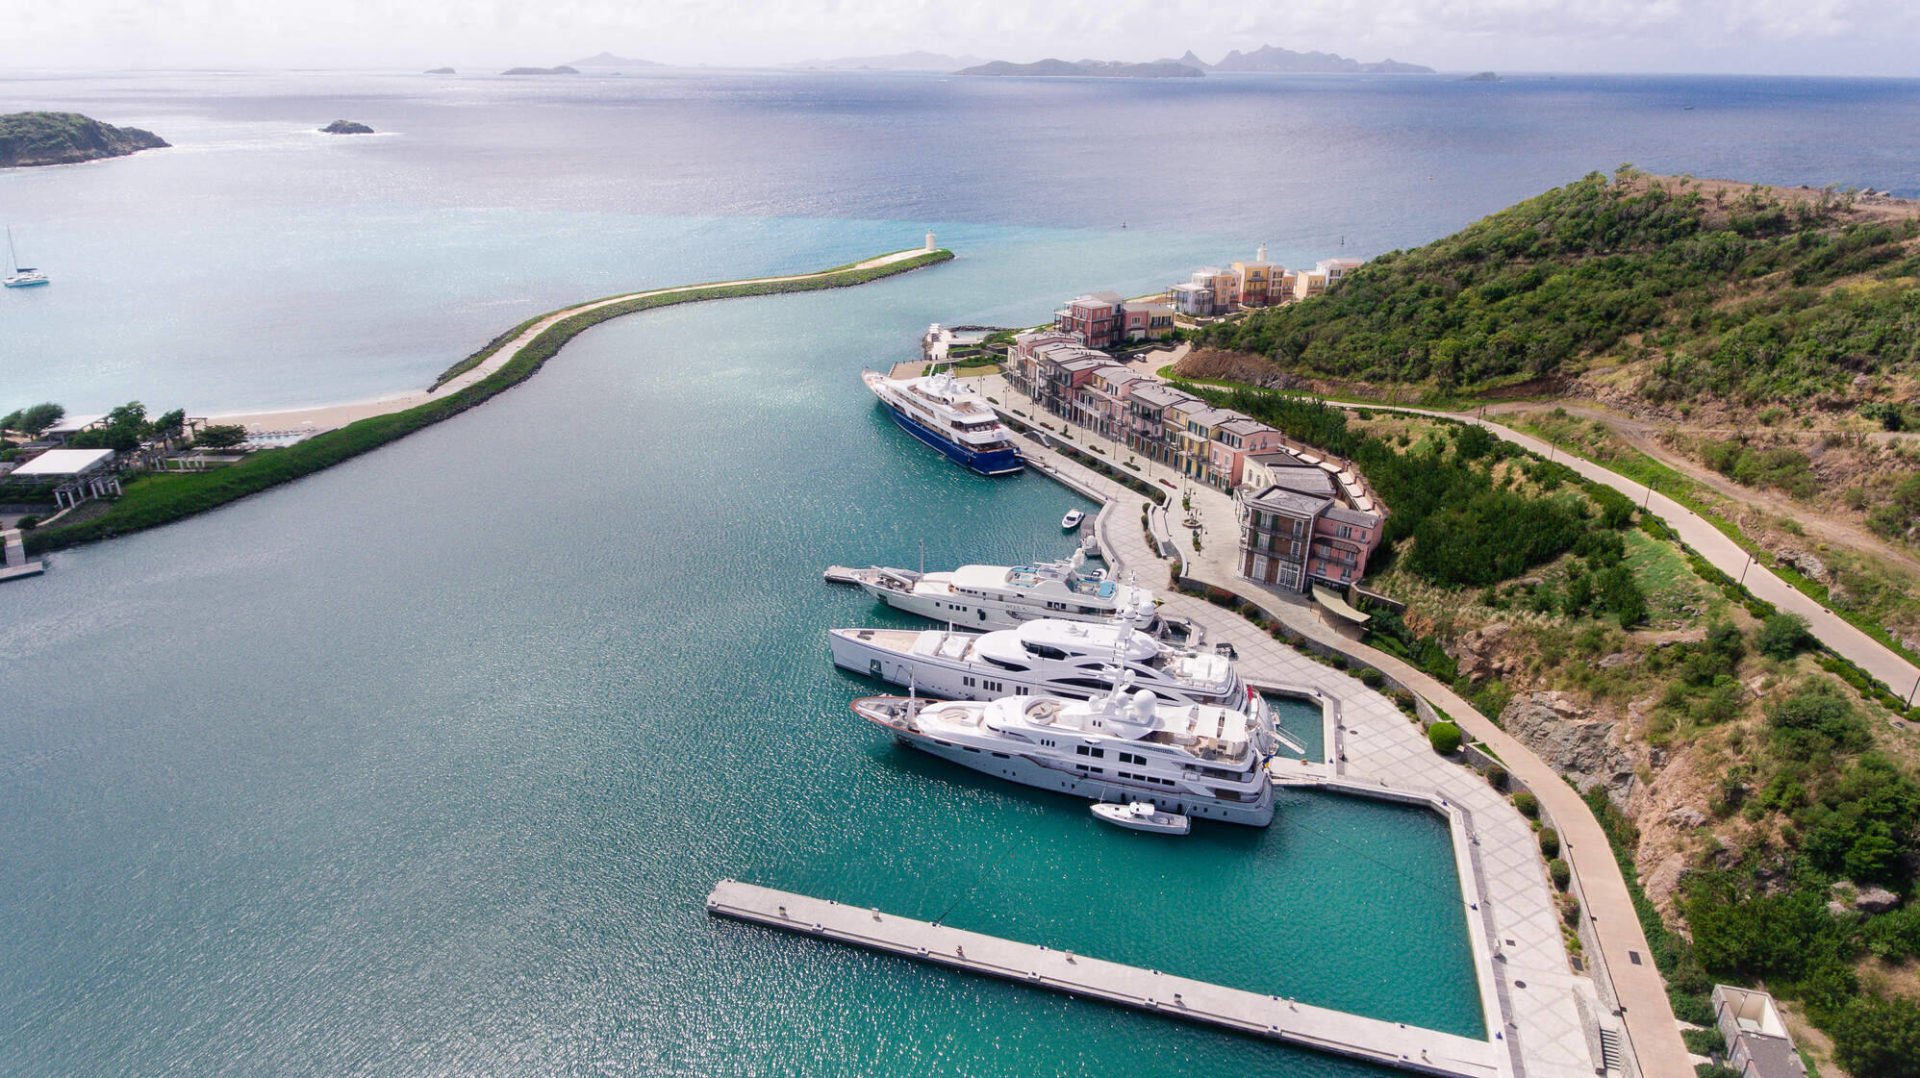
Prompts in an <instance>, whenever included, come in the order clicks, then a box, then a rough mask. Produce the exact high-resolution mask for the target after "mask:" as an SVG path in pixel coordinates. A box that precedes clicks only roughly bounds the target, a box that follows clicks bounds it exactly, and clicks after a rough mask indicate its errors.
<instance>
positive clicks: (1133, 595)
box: [829, 550, 1158, 631]
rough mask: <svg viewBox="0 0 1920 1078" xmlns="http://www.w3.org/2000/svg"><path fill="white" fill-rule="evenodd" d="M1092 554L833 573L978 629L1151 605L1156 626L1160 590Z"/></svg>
mask: <svg viewBox="0 0 1920 1078" xmlns="http://www.w3.org/2000/svg"><path fill="white" fill-rule="evenodd" d="M1086 561H1087V558H1086V554H1085V553H1084V552H1083V551H1079V550H1076V551H1074V553H1073V557H1072V558H1070V559H1069V560H1067V561H1054V562H1035V563H1034V564H1032V565H1014V566H1007V565H962V566H961V567H960V568H958V569H955V570H953V571H952V572H935V573H916V572H914V571H913V570H911V569H888V568H882V567H879V566H875V567H873V568H871V569H840V568H838V567H836V568H835V569H834V570H830V571H829V579H833V580H842V581H845V582H847V583H850V584H854V585H857V586H858V587H859V588H860V589H861V590H863V591H865V592H866V593H867V594H868V595H871V596H873V597H874V598H876V599H878V600H880V601H881V602H883V603H885V604H887V605H888V606H891V607H893V608H894V609H896V610H904V611H906V612H907V613H909V614H918V615H920V616H921V617H923V618H931V619H933V620H934V621H944V622H947V623H948V624H951V625H967V626H969V627H971V628H975V629H1011V628H1013V627H1015V626H1017V625H1019V624H1020V623H1021V622H1025V621H1032V620H1034V619H1036V618H1066V619H1070V620H1073V621H1112V620H1113V619H1114V618H1116V617H1119V616H1120V615H1122V614H1123V613H1126V612H1128V611H1139V612H1147V615H1148V616H1147V622H1148V623H1147V625H1146V626H1145V628H1147V629H1148V630H1149V631H1151V630H1152V629H1153V628H1154V627H1155V623H1156V622H1157V620H1158V618H1157V616H1155V615H1153V614H1151V611H1152V610H1153V609H1154V601H1153V592H1151V591H1149V590H1147V589H1146V588H1142V587H1138V586H1136V585H1133V584H1122V583H1119V582H1118V581H1115V580H1110V579H1108V578H1107V574H1106V572H1105V571H1104V570H1100V569H1088V568H1087V567H1086Z"/></svg>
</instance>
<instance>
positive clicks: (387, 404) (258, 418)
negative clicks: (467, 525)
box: [208, 247, 927, 433]
mask: <svg viewBox="0 0 1920 1078" xmlns="http://www.w3.org/2000/svg"><path fill="white" fill-rule="evenodd" d="M926 253H927V251H926V249H925V248H923V247H915V248H913V249H911V250H906V251H895V252H893V253H892V254H886V255H880V256H878V257H876V258H869V259H867V260H866V261H865V262H861V263H858V264H856V265H853V266H846V267H842V268H840V269H832V270H823V271H821V272H819V273H798V274H792V275H789V276H785V277H749V278H746V279H744V280H739V281H709V282H707V283H705V284H689V285H676V286H675V287H673V288H656V289H653V290H651V291H646V292H628V293H625V294H623V295H618V296H609V297H607V298H605V299H597V300H593V301H592V302H590V303H581V304H576V305H575V306H572V307H568V308H566V309H564V310H559V311H555V312H553V313H552V314H550V315H547V316H546V317H544V318H542V319H540V321H538V322H535V323H534V324H533V325H531V326H528V327H527V328H526V330H525V331H524V332H522V333H521V334H520V335H519V336H517V337H515V338H514V339H512V340H511V341H508V342H507V343H506V344H504V345H501V346H500V347H499V348H496V349H495V350H494V351H493V354H492V355H490V356H488V357H487V358H486V360H485V361H483V362H481V363H480V364H478V365H476V366H475V367H474V368H473V369H472V370H470V371H466V372H464V373H462V374H461V375H460V376H459V377H458V378H453V379H450V380H449V381H448V382H447V383H446V384H445V385H443V386H441V387H439V388H438V389H435V390H432V391H428V392H419V393H401V394H396V395H394V396H391V397H377V398H375V399H373V400H364V401H350V402H347V403H345V404H323V405H315V406H313V407H310V408H283V409H280V410H278V411H271V412H230V413H228V414H226V415H216V416H211V417H209V419H208V421H209V422H212V423H222V424H238V425H239V426H243V427H245V428H247V429H248V430H252V431H289V430H311V431H313V432H315V433H318V432H320V431H323V430H332V429H334V428H335V427H344V426H346V425H347V424H348V423H352V422H355V421H357V420H361V419H369V418H371V417H373V416H377V415H386V414H388V413H390V412H400V411H405V410H406V409H408V408H412V407H414V406H416V405H420V404H425V403H427V402H428V401H434V400H439V399H441V398H442V397H447V396H451V395H452V394H455V393H458V392H460V391H461V390H463V389H465V388H467V387H468V386H470V385H472V384H474V383H475V382H478V381H479V380H481V379H482V378H485V377H486V376H488V375H490V374H492V373H493V372H494V371H497V370H499V369H500V368H501V367H503V366H505V365H506V363H507V361H508V360H510V359H512V358H513V357H514V356H516V355H518V354H519V352H520V350H521V349H522V348H525V347H526V346H527V345H529V344H532V343H533V339H534V338H535V337H538V336H539V335H540V334H542V333H544V332H546V331H547V330H548V329H550V328H552V327H553V325H554V324H555V323H558V322H560V321H561V320H563V319H566V318H570V317H572V316H574V315H576V314H580V313H582V312H585V311H596V310H599V309H600V308H602V307H611V306H612V305H614V304H616V303H625V302H627V301H628V300H635V299H646V298H648V297H651V296H671V295H676V294H678V293H681V292H692V291H696V290H698V289H702V288H716V287H722V286H728V285H740V284H772V283H775V282H779V281H808V280H814V279H816V278H820V277H828V276H832V275H833V274H836V273H845V272H847V271H848V270H850V269H872V268H874V267H876V266H888V265H892V264H893V263H895V262H905V261H906V260H907V259H910V258H915V257H918V256H920V255H923V254H926Z"/></svg>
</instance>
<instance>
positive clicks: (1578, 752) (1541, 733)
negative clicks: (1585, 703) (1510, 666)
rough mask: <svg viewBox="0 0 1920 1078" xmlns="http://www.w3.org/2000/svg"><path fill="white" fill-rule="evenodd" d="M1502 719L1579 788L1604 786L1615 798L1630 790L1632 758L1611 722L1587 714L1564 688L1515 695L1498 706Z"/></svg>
mask: <svg viewBox="0 0 1920 1078" xmlns="http://www.w3.org/2000/svg"><path fill="white" fill-rule="evenodd" d="M1500 725H1501V726H1502V727H1504V728H1505V729H1506V731H1507V732H1508V733H1510V734H1512V735H1513V736H1514V737H1517V738H1519V739H1520V740H1521V741H1522V742H1524V743H1525V744H1526V746H1527V747H1528V748H1530V749H1532V750H1533V751H1534V752H1535V753H1536V754H1537V755H1538V756H1539V757H1540V758H1541V759H1542V760H1545V761H1546V762H1547V763H1548V764H1549V765H1551V766H1552V767H1553V769H1554V770H1555V771H1558V772H1560V773H1561V774H1562V775H1565V776H1566V777H1567V781H1568V782H1571V783H1573V785H1574V786H1575V787H1576V788H1577V789H1579V790H1580V791H1581V792H1582V793H1585V792H1587V791H1589V790H1592V789H1593V788H1594V787H1596V786H1598V787H1603V788H1605V789H1606V791H1607V795H1608V796H1609V797H1611V798H1612V799H1613V801H1614V803H1615V804H1619V805H1625V804H1626V803H1627V800H1628V798H1630V797H1631V796H1632V794H1633V789H1634V784H1635V779H1634V773H1633V761H1632V759H1631V758H1629V757H1628V756H1627V754H1626V752H1625V751H1623V750H1622V749H1621V748H1620V746H1619V744H1618V742H1617V740H1616V738H1615V734H1614V724H1613V723H1611V722H1606V721H1602V720H1598V719H1589V718H1587V717H1586V715H1585V712H1584V711H1583V710H1582V709H1581V708H1580V706H1579V705H1578V704H1575V703H1574V702H1573V701H1572V699H1571V698H1570V697H1568V696H1567V695H1566V694H1565V693H1558V692H1535V693H1527V694H1526V695H1524V696H1516V697H1514V698H1513V699H1512V700H1510V701H1508V702H1507V706H1506V708H1505V710H1503V711H1501V712H1500Z"/></svg>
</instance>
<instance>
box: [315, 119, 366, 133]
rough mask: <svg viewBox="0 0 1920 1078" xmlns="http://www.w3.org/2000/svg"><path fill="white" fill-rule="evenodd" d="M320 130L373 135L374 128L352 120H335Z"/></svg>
mask: <svg viewBox="0 0 1920 1078" xmlns="http://www.w3.org/2000/svg"><path fill="white" fill-rule="evenodd" d="M320 130H322V131H324V132H326V133H327V134H329V135H371V134H373V128H371V127H368V126H367V125H366V124H362V123H355V122H353V121H352V120H335V121H333V122H332V123H330V124H328V125H327V126H325V127H323V128H321V129H320Z"/></svg>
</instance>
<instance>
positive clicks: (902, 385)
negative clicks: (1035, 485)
mask: <svg viewBox="0 0 1920 1078" xmlns="http://www.w3.org/2000/svg"><path fill="white" fill-rule="evenodd" d="M860 377H861V379H862V380H864V381H865V382H866V383H867V388H868V389H870V390H872V391H873V395H874V396H876V397H878V398H880V403H881V404H883V405H885V406H886V409H887V414H889V415H891V416H893V421H894V422H895V423H898V424H900V429H902V430H904V431H906V432H907V433H908V434H911V435H913V436H914V437H915V438H918V439H920V440H921V441H923V442H925V443H927V444H928V445H930V446H932V447H933V448H935V449H938V450H939V451H940V452H941V453H943V454H945V455H946V456H947V457H948V458H949V459H951V460H952V461H954V462H955V463H957V464H959V465H960V466H962V467H964V468H966V469H968V470H970V471H974V472H978V473H980V474H981V475H1012V474H1014V473H1015V472H1018V471H1020V470H1021V469H1023V468H1025V467H1026V466H1027V461H1026V458H1025V457H1022V456H1021V455H1020V450H1019V449H1018V448H1016V447H1015V446H1014V444H1013V435H1012V434H1011V433H1010V432H1009V431H1008V430H1007V428H1006V427H1005V425H1003V424H1002V423H1001V422H1000V419H999V417H998V416H996V415H994V414H993V409H991V408H989V407H987V405H986V402H985V401H983V400H981V399H980V394H979V393H977V392H975V391H974V389H973V388H972V387H971V386H968V385H965V384H962V383H961V382H960V380H959V379H957V378H955V377H954V376H953V375H951V374H947V373H941V374H935V375H929V376H927V377H924V378H888V377H887V376H886V375H884V374H881V373H879V372H878V371H867V372H865V373H864V374H862V375H861V376H860Z"/></svg>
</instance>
